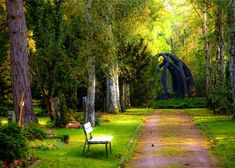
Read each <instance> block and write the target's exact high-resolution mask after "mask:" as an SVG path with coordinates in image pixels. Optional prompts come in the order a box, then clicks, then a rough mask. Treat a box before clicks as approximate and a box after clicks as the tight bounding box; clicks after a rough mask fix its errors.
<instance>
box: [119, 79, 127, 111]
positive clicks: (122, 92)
mask: <svg viewBox="0 0 235 168" xmlns="http://www.w3.org/2000/svg"><path fill="white" fill-rule="evenodd" d="M120 86H121V87H120V93H121V94H120V103H121V112H125V111H126V103H125V101H126V94H125V90H126V88H125V86H126V85H125V82H123V83H121V85H120Z"/></svg>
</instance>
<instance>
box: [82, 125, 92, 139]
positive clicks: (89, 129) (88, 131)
mask: <svg viewBox="0 0 235 168" xmlns="http://www.w3.org/2000/svg"><path fill="white" fill-rule="evenodd" d="M83 130H84V133H85V136H86V139H87V140H88V137H87V135H88V134H90V138H92V135H91V132H92V131H93V129H92V126H91V123H90V122H87V123H86V124H84V125H83Z"/></svg>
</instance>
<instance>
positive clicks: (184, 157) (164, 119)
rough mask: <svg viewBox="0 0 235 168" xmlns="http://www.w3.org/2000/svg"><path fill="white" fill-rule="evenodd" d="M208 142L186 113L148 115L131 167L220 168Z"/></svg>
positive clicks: (180, 111) (178, 111)
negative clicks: (211, 153) (211, 154)
mask: <svg viewBox="0 0 235 168" xmlns="http://www.w3.org/2000/svg"><path fill="white" fill-rule="evenodd" d="M208 148H209V145H208V140H207V139H206V138H205V136H203V135H202V134H201V132H200V131H199V130H198V129H197V128H196V127H195V126H194V124H193V122H192V120H191V118H190V117H189V116H187V115H185V114H184V113H183V112H182V110H174V112H170V113H168V112H167V113H166V112H165V113H163V112H160V111H159V110H156V111H155V112H154V113H153V115H151V116H148V117H147V119H146V123H145V126H144V128H143V130H142V133H141V137H140V140H139V142H138V145H137V151H136V153H135V155H134V156H133V158H132V160H131V161H130V162H129V163H128V164H127V167H129V168H163V167H164V168H218V167H219V166H216V164H215V160H214V159H213V158H212V157H211V156H210V155H209V154H208Z"/></svg>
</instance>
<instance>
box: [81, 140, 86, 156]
mask: <svg viewBox="0 0 235 168" xmlns="http://www.w3.org/2000/svg"><path fill="white" fill-rule="evenodd" d="M85 148H86V141H85V143H84V146H83V150H82V154H84V152H85Z"/></svg>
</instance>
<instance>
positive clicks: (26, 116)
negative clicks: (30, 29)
mask: <svg viewBox="0 0 235 168" xmlns="http://www.w3.org/2000/svg"><path fill="white" fill-rule="evenodd" d="M6 7H7V22H8V29H9V36H10V62H11V76H12V88H13V105H14V111H15V113H16V119H17V121H19V120H20V121H19V123H20V125H21V123H22V124H24V125H25V124H27V123H30V122H33V121H37V118H36V116H35V115H34V113H33V106H32V97H31V88H30V81H29V76H30V74H29V59H28V47H27V34H26V21H25V15H24V10H23V1H22V0H6ZM21 119H22V121H21Z"/></svg>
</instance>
